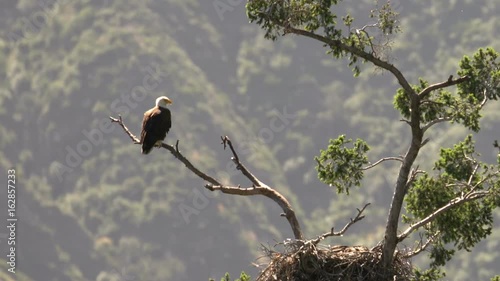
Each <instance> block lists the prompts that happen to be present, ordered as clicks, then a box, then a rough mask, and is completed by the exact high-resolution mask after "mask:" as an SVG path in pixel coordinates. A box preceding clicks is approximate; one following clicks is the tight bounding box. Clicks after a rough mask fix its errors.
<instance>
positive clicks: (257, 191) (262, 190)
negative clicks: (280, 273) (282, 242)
mask: <svg viewBox="0 0 500 281" xmlns="http://www.w3.org/2000/svg"><path fill="white" fill-rule="evenodd" d="M205 187H206V188H207V189H209V190H211V191H215V190H219V191H220V192H222V193H225V194H232V195H240V196H252V195H263V196H265V197H267V198H270V199H271V200H273V201H274V202H276V203H277V204H278V205H279V206H280V207H281V209H282V210H283V212H284V213H285V217H286V219H287V220H288V222H289V224H290V226H291V228H292V231H293V234H294V237H295V239H300V240H303V239H304V236H303V234H302V230H301V228H300V224H299V221H298V220H297V217H296V216H295V212H294V211H293V209H292V206H291V205H290V203H289V202H288V200H286V198H285V197H284V196H283V195H281V194H280V193H279V192H278V191H276V190H274V189H272V188H270V187H268V186H252V187H247V188H242V187H239V186H223V185H210V184H207V185H205Z"/></svg>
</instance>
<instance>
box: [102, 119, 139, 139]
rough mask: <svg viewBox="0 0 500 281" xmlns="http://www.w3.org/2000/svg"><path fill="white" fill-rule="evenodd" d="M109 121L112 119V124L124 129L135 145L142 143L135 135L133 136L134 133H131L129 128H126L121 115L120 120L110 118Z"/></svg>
mask: <svg viewBox="0 0 500 281" xmlns="http://www.w3.org/2000/svg"><path fill="white" fill-rule="evenodd" d="M109 119H111V122H113V123H118V125H120V126H121V127H122V128H123V130H124V131H125V133H127V135H128V136H129V137H130V138H131V139H132V141H133V142H134V144H140V143H141V141H140V140H139V139H138V138H137V137H136V136H135V135H134V134H132V132H130V130H129V129H128V128H127V126H125V124H123V120H122V116H121V115H118V118H113V117H111V116H109Z"/></svg>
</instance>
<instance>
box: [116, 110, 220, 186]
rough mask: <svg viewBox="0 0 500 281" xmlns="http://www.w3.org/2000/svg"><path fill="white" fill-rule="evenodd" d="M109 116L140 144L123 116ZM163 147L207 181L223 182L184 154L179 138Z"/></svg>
mask: <svg viewBox="0 0 500 281" xmlns="http://www.w3.org/2000/svg"><path fill="white" fill-rule="evenodd" d="M109 118H110V119H111V121H112V122H114V123H118V124H119V125H120V126H121V127H122V128H123V130H124V131H125V133H127V135H128V136H129V137H130V138H131V139H132V141H133V142H134V143H135V144H140V141H139V139H138V138H137V137H136V136H135V135H134V134H132V132H130V130H129V129H128V128H127V126H125V124H123V120H122V118H121V116H120V117H119V118H118V119H117V118H113V117H111V116H110V117H109ZM161 147H163V148H165V149H167V150H168V151H170V153H172V154H173V155H174V156H175V158H177V159H179V161H181V162H182V163H184V165H186V167H187V168H188V169H189V170H191V171H192V172H193V173H195V174H196V175H197V176H198V177H200V178H202V179H204V180H205V181H207V182H209V183H211V184H213V185H220V184H221V183H220V182H219V181H218V180H216V179H214V178H213V177H211V176H209V175H207V174H205V173H203V172H202V171H200V170H199V169H198V168H196V167H195V166H194V165H193V164H192V163H191V162H190V161H189V160H188V159H187V158H186V157H185V156H184V155H182V153H181V152H180V151H179V140H177V142H176V144H175V147H174V146H172V145H169V144H166V143H162V144H161Z"/></svg>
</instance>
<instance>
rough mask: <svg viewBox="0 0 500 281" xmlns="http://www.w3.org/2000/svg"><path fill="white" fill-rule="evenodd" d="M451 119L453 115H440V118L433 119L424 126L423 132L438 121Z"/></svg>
mask: <svg viewBox="0 0 500 281" xmlns="http://www.w3.org/2000/svg"><path fill="white" fill-rule="evenodd" d="M450 120H451V117H439V118H436V119H434V120H431V121H429V122H428V123H427V124H425V125H424V126H422V132H425V131H427V129H429V128H430V127H432V126H434V125H436V124H438V123H441V122H446V121H450Z"/></svg>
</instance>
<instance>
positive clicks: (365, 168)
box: [361, 157, 403, 171]
mask: <svg viewBox="0 0 500 281" xmlns="http://www.w3.org/2000/svg"><path fill="white" fill-rule="evenodd" d="M390 160H394V161H399V162H403V159H402V158H401V157H385V158H382V159H380V160H378V161H377V162H375V163H373V164H370V165H368V166H366V167H363V168H361V170H362V171H366V170H369V169H371V168H373V167H375V166H377V165H378V164H380V163H382V162H385V161H390Z"/></svg>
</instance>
